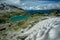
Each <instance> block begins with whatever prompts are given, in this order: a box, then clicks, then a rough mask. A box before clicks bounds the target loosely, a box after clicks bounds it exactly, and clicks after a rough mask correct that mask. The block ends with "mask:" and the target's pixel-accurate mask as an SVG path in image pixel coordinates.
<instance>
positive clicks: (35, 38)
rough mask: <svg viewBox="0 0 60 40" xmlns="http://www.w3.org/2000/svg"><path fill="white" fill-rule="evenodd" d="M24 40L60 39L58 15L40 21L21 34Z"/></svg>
mask: <svg viewBox="0 0 60 40" xmlns="http://www.w3.org/2000/svg"><path fill="white" fill-rule="evenodd" d="M21 36H24V37H25V36H26V38H25V40H60V17H55V18H50V19H47V20H44V21H41V22H39V23H37V24H36V25H34V26H33V27H32V28H30V29H29V30H28V31H26V32H24V33H22V34H21Z"/></svg>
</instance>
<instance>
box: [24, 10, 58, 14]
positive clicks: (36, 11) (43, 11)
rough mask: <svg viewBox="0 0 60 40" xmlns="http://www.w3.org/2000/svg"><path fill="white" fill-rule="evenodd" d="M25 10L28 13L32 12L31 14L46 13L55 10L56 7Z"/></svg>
mask: <svg viewBox="0 0 60 40" xmlns="http://www.w3.org/2000/svg"><path fill="white" fill-rule="evenodd" d="M58 10H59V9H58ZM25 11H26V12H28V13H32V14H36V13H39V14H46V13H47V14H49V13H51V12H54V11H57V9H51V10H25Z"/></svg>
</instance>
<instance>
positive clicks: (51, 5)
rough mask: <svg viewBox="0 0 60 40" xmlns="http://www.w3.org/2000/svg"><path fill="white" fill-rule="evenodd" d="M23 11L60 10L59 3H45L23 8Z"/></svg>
mask: <svg viewBox="0 0 60 40" xmlns="http://www.w3.org/2000/svg"><path fill="white" fill-rule="evenodd" d="M25 7H26V8H25V10H48V9H60V2H56V3H47V4H39V5H36V6H35V5H33V6H27V5H26V6H25Z"/></svg>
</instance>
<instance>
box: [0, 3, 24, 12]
mask: <svg viewBox="0 0 60 40" xmlns="http://www.w3.org/2000/svg"><path fill="white" fill-rule="evenodd" d="M2 10H4V11H9V12H10V11H16V10H23V9H22V8H18V7H16V6H13V5H9V4H6V3H0V11H2Z"/></svg>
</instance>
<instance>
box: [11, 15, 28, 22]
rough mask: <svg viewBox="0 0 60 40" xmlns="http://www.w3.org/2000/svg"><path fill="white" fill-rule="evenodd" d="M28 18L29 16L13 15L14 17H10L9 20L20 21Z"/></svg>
mask: <svg viewBox="0 0 60 40" xmlns="http://www.w3.org/2000/svg"><path fill="white" fill-rule="evenodd" d="M28 18H29V16H14V17H11V18H10V21H11V22H16V21H20V20H23V19H28Z"/></svg>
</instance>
